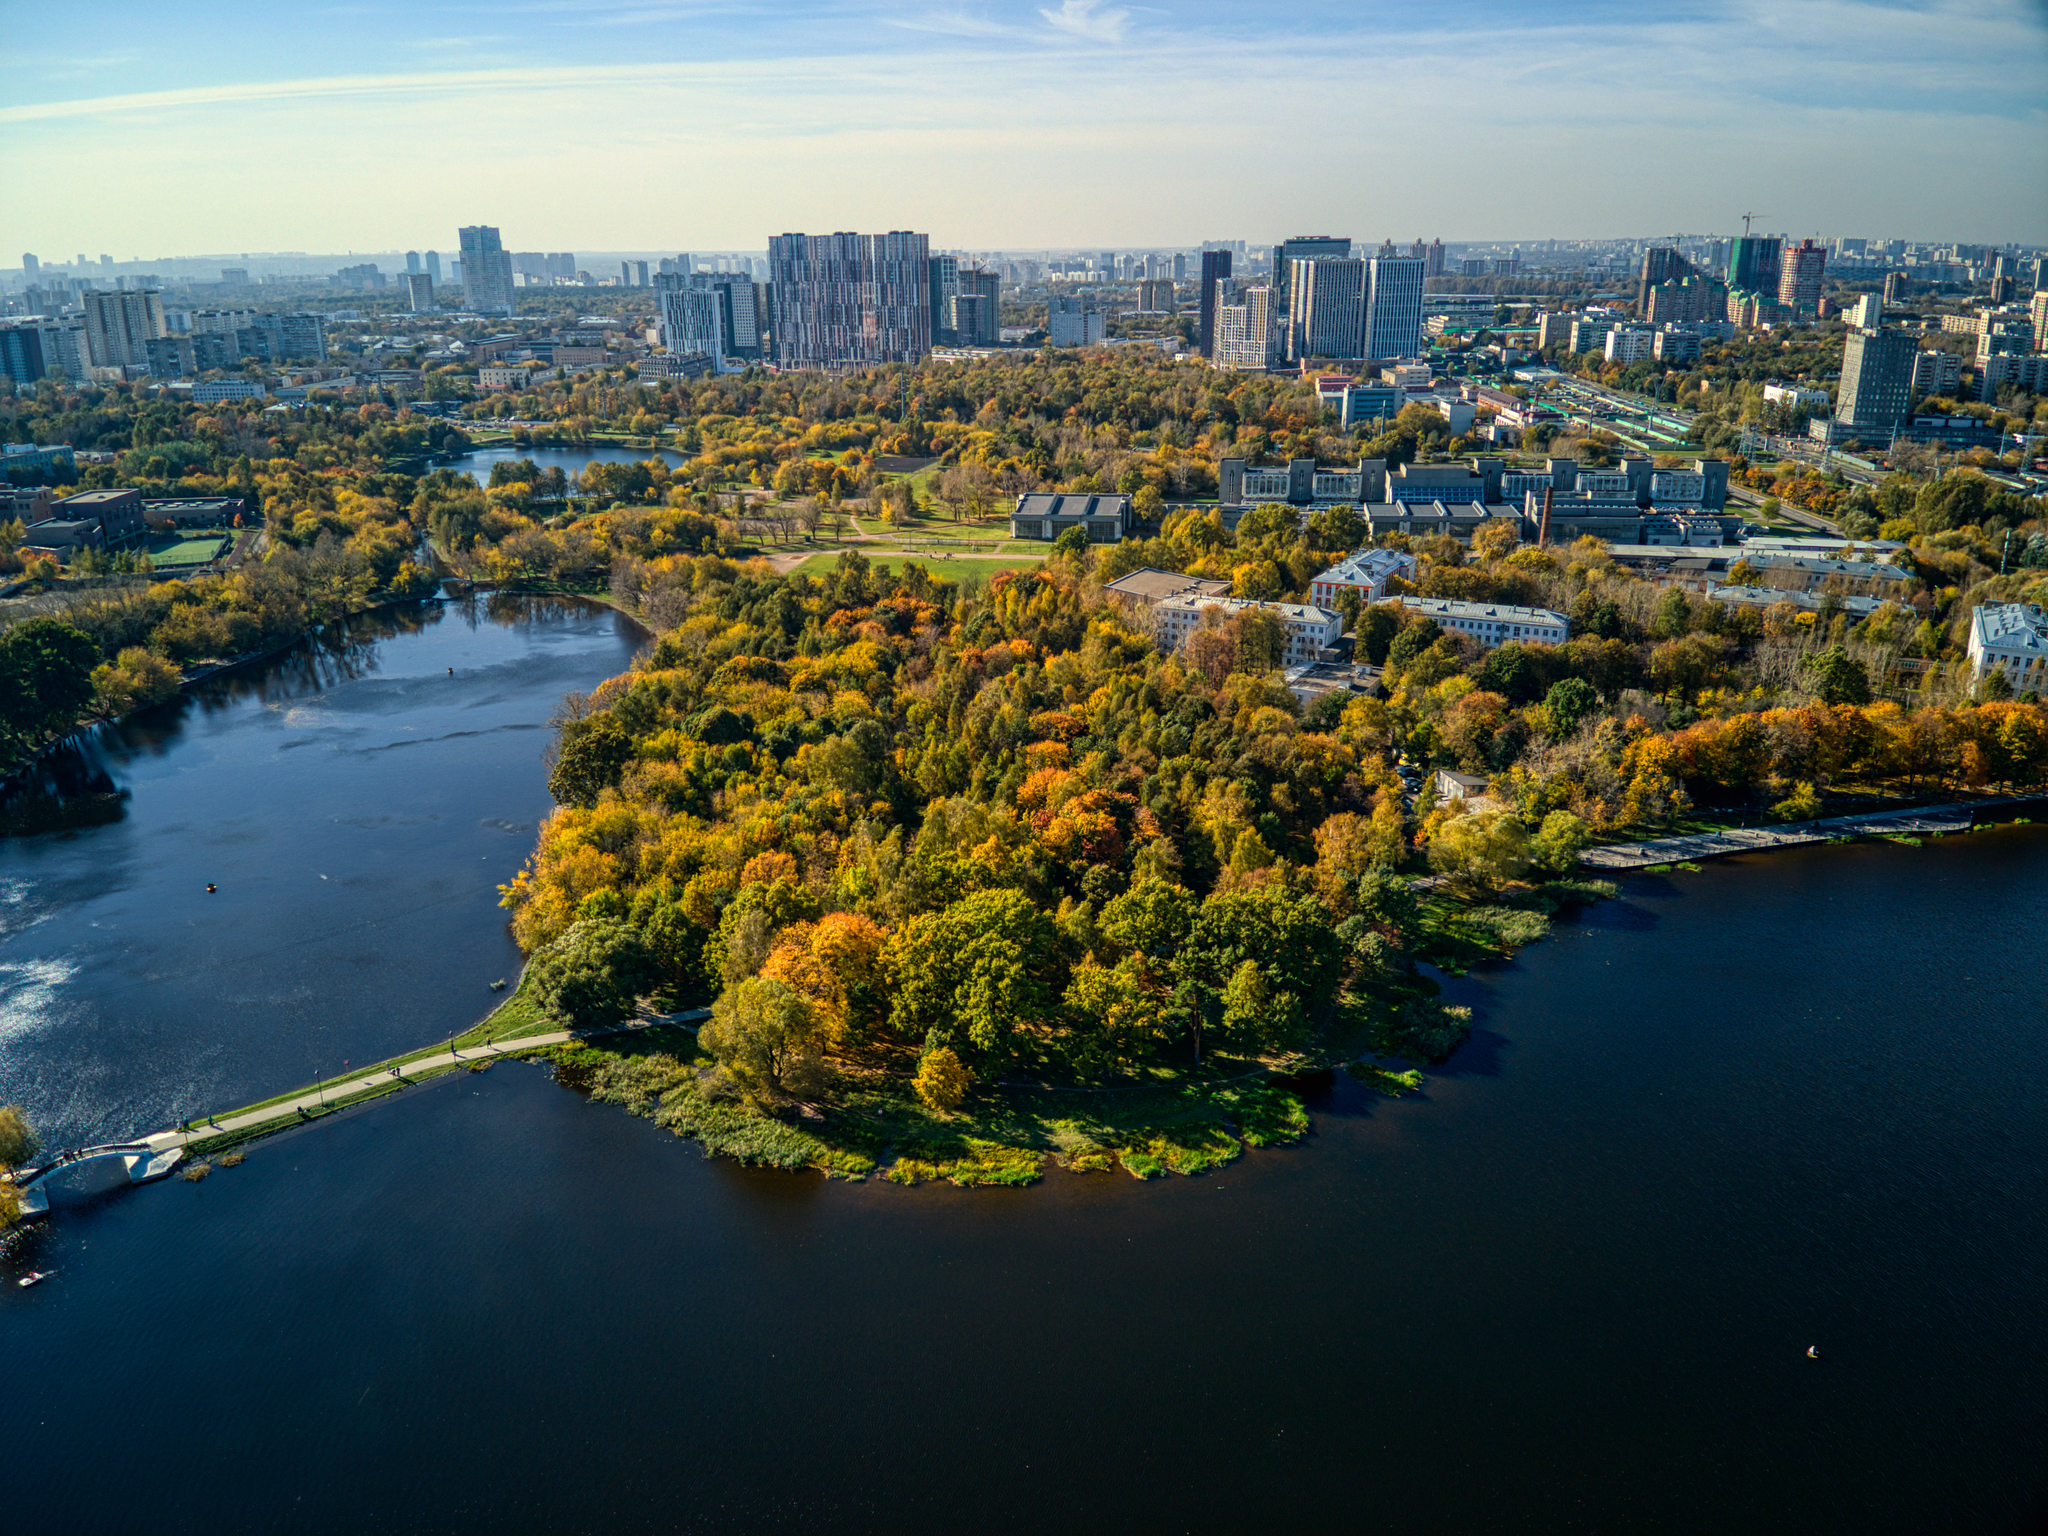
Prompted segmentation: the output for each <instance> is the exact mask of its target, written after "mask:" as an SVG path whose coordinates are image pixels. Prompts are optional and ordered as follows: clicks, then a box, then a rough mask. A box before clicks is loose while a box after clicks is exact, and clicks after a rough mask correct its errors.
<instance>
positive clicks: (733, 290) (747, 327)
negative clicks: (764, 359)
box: [686, 272, 761, 359]
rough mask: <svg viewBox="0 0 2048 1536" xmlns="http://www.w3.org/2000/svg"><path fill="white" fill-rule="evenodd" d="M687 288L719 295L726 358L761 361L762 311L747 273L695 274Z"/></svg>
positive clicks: (687, 281) (691, 275)
mask: <svg viewBox="0 0 2048 1536" xmlns="http://www.w3.org/2000/svg"><path fill="white" fill-rule="evenodd" d="M686 286H688V287H691V288H705V289H710V290H712V291H714V292H716V293H717V294H718V295H719V303H720V306H721V308H720V311H719V313H720V317H721V321H720V323H721V324H722V325H723V326H724V328H725V355H726V357H727V358H729V359H730V358H746V359H755V358H758V357H760V355H761V311H760V306H759V305H757V304H756V303H755V301H754V280H753V279H752V278H751V277H749V276H747V274H746V273H744V272H692V273H691V274H690V275H689V277H688V278H687V279H686Z"/></svg>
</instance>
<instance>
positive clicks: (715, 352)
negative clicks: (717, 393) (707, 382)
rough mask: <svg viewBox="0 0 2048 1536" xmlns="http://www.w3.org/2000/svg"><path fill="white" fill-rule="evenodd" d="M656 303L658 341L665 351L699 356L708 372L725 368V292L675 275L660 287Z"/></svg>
mask: <svg viewBox="0 0 2048 1536" xmlns="http://www.w3.org/2000/svg"><path fill="white" fill-rule="evenodd" d="M704 275H705V276H709V275H710V274H708V273H707V274H704ZM660 304H661V344H662V345H663V346H664V347H667V348H668V350H669V354H670V355H671V356H672V357H679V358H680V357H701V358H703V359H704V360H705V361H706V362H707V363H708V364H709V371H710V372H712V373H723V372H725V369H726V361H725V358H726V353H725V323H726V322H725V304H726V296H725V294H724V293H722V292H721V291H720V290H718V289H716V288H713V287H711V286H709V285H708V284H707V285H706V286H704V287H702V288H699V287H696V286H695V285H694V284H692V283H690V282H689V280H688V279H686V278H681V277H679V276H678V277H673V278H671V280H670V283H669V285H667V286H664V287H663V288H662V289H661V290H660Z"/></svg>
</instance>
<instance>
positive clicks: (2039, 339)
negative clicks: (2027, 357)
mask: <svg viewBox="0 0 2048 1536" xmlns="http://www.w3.org/2000/svg"><path fill="white" fill-rule="evenodd" d="M2027 318H2028V319H2029V320H2031V321H2032V322H2033V326H2034V350H2035V351H2036V352H2048V288H2036V289H2035V290H2034V302H2033V303H2032V304H2030V305H2028V306H2027Z"/></svg>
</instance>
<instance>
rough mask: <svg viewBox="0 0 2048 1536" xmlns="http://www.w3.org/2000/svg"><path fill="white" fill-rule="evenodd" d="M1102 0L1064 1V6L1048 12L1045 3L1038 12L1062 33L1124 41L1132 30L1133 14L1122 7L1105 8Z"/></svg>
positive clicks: (1093, 40) (1097, 39) (1062, 3)
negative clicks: (1125, 35) (1126, 34)
mask: <svg viewBox="0 0 2048 1536" xmlns="http://www.w3.org/2000/svg"><path fill="white" fill-rule="evenodd" d="M1101 7H1102V0H1060V8H1059V9H1058V10H1056V11H1048V10H1046V9H1045V8H1044V7H1043V6H1041V7H1040V8H1039V11H1038V14H1039V15H1041V16H1043V17H1044V18H1045V19H1046V21H1047V22H1048V23H1049V24H1050V25H1052V26H1054V27H1057V28H1058V29H1059V30H1060V31H1062V32H1069V33H1072V34H1073V35H1074V36H1075V37H1085V38H1087V39H1088V40H1089V41H1090V42H1096V43H1120V42H1122V41H1123V40H1124V34H1125V33H1127V32H1128V31H1129V30H1130V22H1131V13H1130V12H1129V11H1127V10H1125V9H1123V8H1122V7H1121V6H1116V7H1112V8H1111V9H1109V10H1103V9H1102V8H1101Z"/></svg>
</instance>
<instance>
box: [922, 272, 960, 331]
mask: <svg viewBox="0 0 2048 1536" xmlns="http://www.w3.org/2000/svg"><path fill="white" fill-rule="evenodd" d="M925 265H926V270H927V272H928V273H929V281H930V283H931V309H932V340H933V341H937V340H938V339H939V338H940V337H942V336H945V337H951V336H952V334H953V300H954V299H956V298H958V297H959V296H960V258H959V257H957V256H933V257H931V258H930V259H929V260H928V261H927V262H926V264H925Z"/></svg>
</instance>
